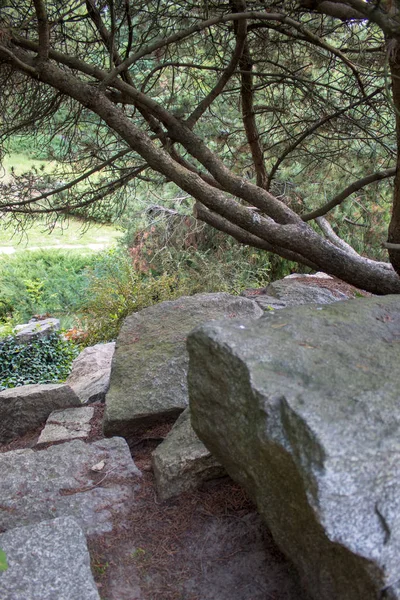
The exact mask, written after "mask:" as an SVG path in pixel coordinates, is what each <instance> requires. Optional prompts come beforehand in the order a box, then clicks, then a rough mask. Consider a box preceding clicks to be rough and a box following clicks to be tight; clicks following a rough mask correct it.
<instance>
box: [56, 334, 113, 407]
mask: <svg viewBox="0 0 400 600" xmlns="http://www.w3.org/2000/svg"><path fill="white" fill-rule="evenodd" d="M114 349H115V342H109V343H108V344H96V345H95V346H91V347H88V348H85V349H84V350H82V352H81V353H80V354H79V356H78V357H77V358H76V359H75V360H74V362H73V363H72V369H71V373H70V375H69V377H68V379H67V381H66V383H67V384H68V385H70V386H71V387H72V389H73V390H74V392H75V393H76V394H77V396H78V397H79V399H80V400H81V402H82V403H87V402H104V400H105V397H106V392H107V390H108V388H109V385H110V372H111V361H112V357H113V355H114Z"/></svg>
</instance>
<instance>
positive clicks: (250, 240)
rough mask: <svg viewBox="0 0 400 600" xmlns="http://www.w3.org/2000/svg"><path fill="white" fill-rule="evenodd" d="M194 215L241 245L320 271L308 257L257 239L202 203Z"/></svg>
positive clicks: (198, 205) (197, 203) (198, 203)
mask: <svg viewBox="0 0 400 600" xmlns="http://www.w3.org/2000/svg"><path fill="white" fill-rule="evenodd" d="M193 214H194V216H195V218H196V219H200V221H204V223H207V224H208V225H211V226H212V227H214V228H215V229H218V230H219V231H222V232H223V233H226V234H228V235H230V236H231V237H233V238H234V239H235V240H236V241H238V242H239V243H240V244H244V245H246V246H252V247H254V248H260V250H266V251H267V252H273V253H274V254H279V256H281V257H282V258H286V259H287V260H291V261H293V262H300V263H302V264H304V265H306V266H307V267H310V268H311V269H317V270H318V265H316V264H315V263H313V262H312V261H310V260H308V258H307V257H305V256H303V255H301V254H297V253H296V252H292V251H290V250H287V249H286V248H282V247H281V246H274V245H272V244H270V243H269V242H267V241H265V240H263V239H261V238H259V237H257V236H256V235H253V234H251V233H249V232H248V231H246V230H244V229H242V228H241V227H238V226H237V225H233V224H232V223H231V222H229V221H227V220H226V219H224V218H223V217H221V216H220V215H218V214H217V213H215V212H212V211H211V210H208V208H206V207H205V206H204V205H203V204H200V202H196V204H195V205H194V208H193Z"/></svg>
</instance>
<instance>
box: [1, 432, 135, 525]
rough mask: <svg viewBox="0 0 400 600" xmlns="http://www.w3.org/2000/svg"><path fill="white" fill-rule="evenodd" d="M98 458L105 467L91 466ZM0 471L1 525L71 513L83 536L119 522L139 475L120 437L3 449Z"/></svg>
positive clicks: (29, 521) (33, 521)
mask: <svg viewBox="0 0 400 600" xmlns="http://www.w3.org/2000/svg"><path fill="white" fill-rule="evenodd" d="M101 461H104V462H105V466H104V469H103V470H102V471H101V472H100V473H97V472H94V471H92V467H93V466H94V465H97V464H98V463H99V462H101ZM0 473H1V478H0V498H1V510H0V530H1V529H3V530H8V529H10V528H12V527H19V526H23V525H31V524H34V523H38V522H39V521H44V520H47V519H51V518H55V517H61V516H72V517H74V518H75V519H76V520H77V521H78V523H79V524H80V526H81V527H82V529H83V530H84V532H85V533H86V534H87V535H89V534H94V533H104V532H107V531H112V523H113V519H115V518H118V519H119V520H120V521H122V519H123V517H124V516H125V514H126V512H127V510H128V508H129V501H132V500H133V498H134V492H135V489H136V488H137V485H138V482H139V480H140V471H138V469H137V468H136V467H135V465H134V463H133V460H132V457H131V454H130V452H129V448H128V446H127V444H126V442H125V440H123V439H122V438H111V439H108V440H100V441H98V442H94V443H92V444H85V443H84V442H83V441H81V440H73V441H72V442H66V443H64V444H60V445H57V446H50V447H49V448H47V449H46V450H40V451H33V450H14V451H12V452H5V453H4V454H0Z"/></svg>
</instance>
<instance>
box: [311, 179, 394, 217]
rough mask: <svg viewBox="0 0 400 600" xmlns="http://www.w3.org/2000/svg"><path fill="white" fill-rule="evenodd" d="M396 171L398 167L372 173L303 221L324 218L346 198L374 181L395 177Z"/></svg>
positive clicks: (355, 182)
mask: <svg viewBox="0 0 400 600" xmlns="http://www.w3.org/2000/svg"><path fill="white" fill-rule="evenodd" d="M396 170H397V168H396V167H392V168H391V169H386V171H377V172H376V173H372V174H371V175H367V176H366V177H363V178H362V179H358V180H357V181H354V182H353V183H351V184H350V185H349V186H347V188H345V189H344V190H343V191H342V192H340V194H337V195H336V196H335V197H334V198H332V200H330V201H329V202H327V203H326V204H324V206H321V208H317V209H316V210H313V211H312V212H310V213H307V214H306V215H302V216H301V218H302V220H303V221H306V222H307V221H311V220H312V219H315V218H317V217H322V216H323V215H325V214H326V213H327V212H329V211H330V210H332V208H335V206H338V205H339V204H341V203H342V202H343V201H344V200H346V198H348V197H349V196H351V194H354V192H358V190H361V189H362V188H364V187H365V186H366V185H369V184H370V183H373V182H374V181H381V180H382V179H387V178H388V177H393V176H394V175H396Z"/></svg>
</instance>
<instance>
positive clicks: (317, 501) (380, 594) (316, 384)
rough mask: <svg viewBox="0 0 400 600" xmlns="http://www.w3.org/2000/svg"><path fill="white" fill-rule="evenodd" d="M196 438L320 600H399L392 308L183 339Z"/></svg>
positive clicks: (280, 318)
mask: <svg viewBox="0 0 400 600" xmlns="http://www.w3.org/2000/svg"><path fill="white" fill-rule="evenodd" d="M188 348H189V353H190V368H189V376H188V377H189V388H190V409H191V415H192V416H191V418H192V425H193V427H194V429H195V431H196V433H197V434H198V435H199V437H200V439H201V440H202V441H203V442H204V443H205V444H206V445H207V447H208V448H209V449H210V450H211V452H212V453H213V455H214V456H215V457H216V458H217V459H218V460H219V461H220V462H221V464H223V465H224V466H225V467H226V469H227V471H228V473H229V474H230V476H231V477H232V478H233V479H235V480H236V481H238V482H239V483H240V484H241V485H243V487H244V488H246V489H247V491H248V492H249V493H250V495H251V497H252V498H253V499H254V500H255V501H256V503H257V506H258V510H259V512H260V513H261V515H262V516H263V517H264V519H265V520H266V522H267V524H268V526H269V528H270V529H271V531H272V534H273V536H274V538H275V540H276V542H277V544H278V545H279V546H280V548H281V549H282V550H283V552H284V553H285V554H286V555H287V556H288V557H289V558H290V559H291V560H292V561H293V563H294V564H295V565H296V566H297V568H298V570H299V571H300V573H301V577H302V581H303V582H304V585H306V586H308V589H309V590H310V593H311V594H312V596H313V598H315V599H316V600H338V599H340V600H377V599H378V598H380V599H382V600H383V598H385V600H386V599H389V598H390V600H399V598H400V587H399V581H400V560H399V557H400V369H399V363H400V296H399V295H393V296H385V297H374V298H358V299H355V300H351V301H347V302H340V303H334V304H331V305H329V306H315V305H310V306H299V307H296V308H288V309H285V310H280V311H276V312H275V313H271V314H266V315H265V316H264V317H262V318H261V319H259V320H258V321H257V322H254V321H250V320H242V322H237V321H236V322H235V323H233V322H229V321H223V322H222V321H220V322H214V323H209V324H207V325H204V326H202V327H199V328H197V329H196V330H195V331H194V332H192V333H191V335H190V336H189V338H188Z"/></svg>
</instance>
